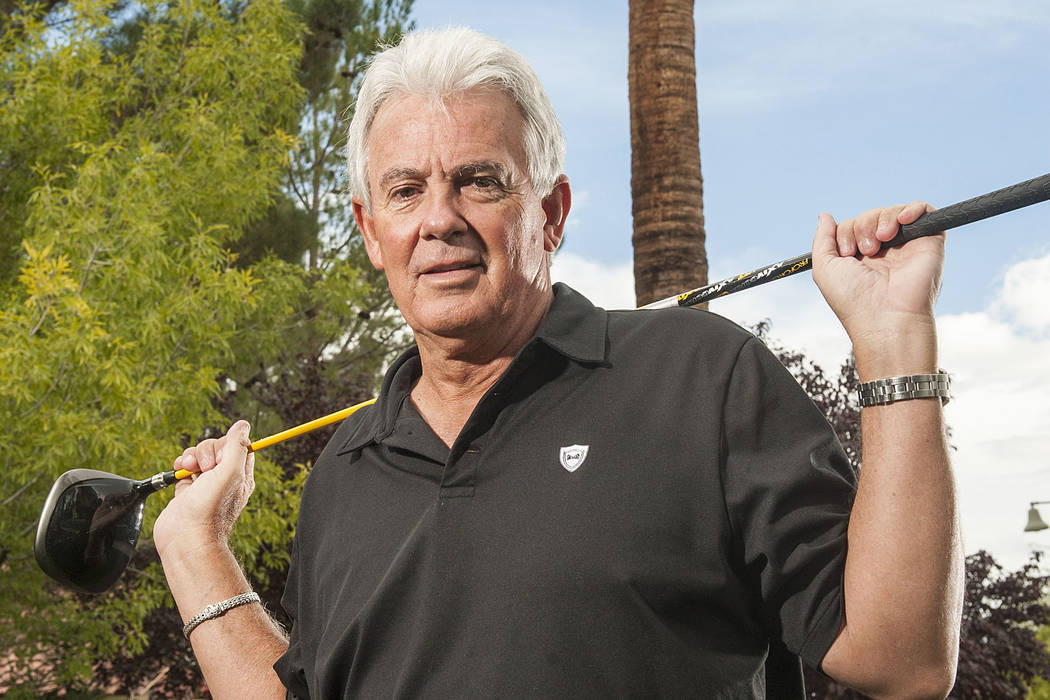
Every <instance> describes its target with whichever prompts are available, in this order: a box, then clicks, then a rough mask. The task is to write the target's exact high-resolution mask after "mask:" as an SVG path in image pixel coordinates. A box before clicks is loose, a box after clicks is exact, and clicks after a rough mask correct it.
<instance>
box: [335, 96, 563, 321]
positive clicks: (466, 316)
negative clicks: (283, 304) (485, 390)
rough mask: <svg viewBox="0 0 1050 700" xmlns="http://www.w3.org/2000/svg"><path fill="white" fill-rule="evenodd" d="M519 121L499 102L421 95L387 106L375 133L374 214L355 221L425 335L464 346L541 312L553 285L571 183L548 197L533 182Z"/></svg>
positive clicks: (513, 109)
mask: <svg viewBox="0 0 1050 700" xmlns="http://www.w3.org/2000/svg"><path fill="white" fill-rule="evenodd" d="M522 121H523V120H522V117H521V113H520V112H519V111H518V108H517V106H516V105H515V104H514V102H513V101H512V100H511V99H510V98H508V97H506V96H505V95H503V94H501V93H496V92H470V93H465V94H463V95H460V96H457V97H454V98H451V99H449V100H447V101H446V102H445V109H444V110H442V108H441V106H440V105H434V104H432V103H431V102H430V101H429V100H428V99H426V98H423V97H419V96H407V97H403V98H400V99H394V100H392V101H390V102H388V103H386V104H384V105H383V106H382V107H381V108H380V110H379V112H378V114H377V115H376V118H375V121H374V122H373V125H372V129H371V132H370V133H369V139H368V148H369V161H368V165H369V167H368V182H369V188H370V192H371V196H372V211H371V214H368V213H366V212H365V211H364V209H363V207H362V206H361V204H360V203H359V202H355V204H354V214H355V216H356V218H357V221H358V226H359V227H360V228H361V231H362V233H363V234H364V237H365V243H366V247H367V250H368V254H369V257H370V258H371V260H372V263H373V264H374V265H375V266H376V267H377V268H379V269H381V270H384V271H385V272H386V276H387V282H388V283H389V285H390V291H391V293H392V294H393V296H394V300H395V301H396V302H397V305H398V307H399V308H400V309H401V313H402V314H404V316H405V319H406V320H407V321H408V324H409V325H410V326H411V327H412V329H413V330H414V331H415V332H416V333H417V335H418V334H420V333H423V334H432V335H436V336H443V337H452V338H463V337H467V338H469V337H471V334H472V333H488V332H492V330H493V328H494V327H496V326H498V324H505V323H513V322H514V320H515V319H516V318H522V317H523V315H524V317H528V315H529V314H530V312H531V313H534V312H535V308H536V306H537V304H539V303H540V302H541V301H542V300H543V299H544V298H545V295H546V294H547V290H548V288H549V286H550V281H549V276H548V269H547V268H548V266H547V256H548V254H549V253H551V252H553V251H554V250H555V248H556V247H557V245H558V242H559V241H560V238H561V232H562V222H563V220H564V214H565V213H566V212H567V210H568V184H567V183H565V182H563V183H560V184H559V186H558V188H556V193H557V194H556V196H554V197H548V198H547V199H546V200H544V199H541V198H540V197H539V196H537V195H536V193H535V192H533V189H532V185H531V183H530V181H529V178H528V171H527V166H526V159H525V150H524V143H523V124H522Z"/></svg>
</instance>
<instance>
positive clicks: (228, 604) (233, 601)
mask: <svg viewBox="0 0 1050 700" xmlns="http://www.w3.org/2000/svg"><path fill="white" fill-rule="evenodd" d="M258 602H259V594H258V593H256V592H255V591H252V592H251V593H241V594H240V595H235V596H233V597H232V598H227V599H226V600H220V601H219V602H218V603H212V604H211V605H208V606H206V607H205V608H204V610H201V611H200V612H199V613H197V614H196V615H194V616H193V617H191V618H190V621H189V622H187V623H186V626H185V627H183V628H182V634H183V635H185V637H186V639H189V638H190V632H192V631H193V630H195V629H196V628H197V625H199V624H200V623H202V622H206V621H208V620H211V619H213V618H216V617H219V616H220V615H223V614H224V613H225V612H226V611H227V610H230V609H231V608H236V607H237V606H238V605H245V604H247V603H258Z"/></svg>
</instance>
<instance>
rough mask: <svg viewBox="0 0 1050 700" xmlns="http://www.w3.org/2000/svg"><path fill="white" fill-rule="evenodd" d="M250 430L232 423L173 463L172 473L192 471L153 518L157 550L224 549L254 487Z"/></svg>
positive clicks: (162, 554)
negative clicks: (177, 546)
mask: <svg viewBox="0 0 1050 700" xmlns="http://www.w3.org/2000/svg"><path fill="white" fill-rule="evenodd" d="M249 430H250V426H249V425H248V423H247V421H243V420H242V421H237V422H236V423H234V424H233V425H231V426H230V429H229V431H228V432H227V433H226V435H224V436H223V437H221V438H218V439H209V440H203V441H201V442H200V443H199V444H197V445H196V446H194V447H189V448H187V449H186V451H184V452H183V453H182V454H181V455H180V456H179V457H177V458H176V459H175V462H174V468H175V469H176V470H179V469H185V470H187V471H191V472H195V473H194V474H193V475H192V476H188V477H186V478H185V479H181V480H180V481H179V482H178V483H177V484H175V497H174V498H173V499H172V500H171V502H170V503H168V505H167V507H165V508H164V510H163V511H162V512H161V514H160V515H159V516H158V517H157V522H156V524H155V525H154V526H153V541H154V544H155V545H156V547H157V552H158V553H159V554H160V555H161V557H162V558H163V557H164V553H165V551H166V550H167V549H168V548H169V547H171V546H172V545H175V544H179V543H182V544H189V545H191V546H194V545H205V546H207V545H213V544H221V545H226V543H227V541H228V540H229V537H230V533H231V532H232V531H233V526H234V523H236V522H237V518H238V517H239V516H240V514H241V511H242V510H244V506H245V505H246V504H247V503H248V497H249V496H251V494H252V491H253V490H254V489H255V477H254V469H255V455H254V454H253V453H251V452H249V450H248V448H249V446H250V445H251V442H250V441H249V439H248V432H249Z"/></svg>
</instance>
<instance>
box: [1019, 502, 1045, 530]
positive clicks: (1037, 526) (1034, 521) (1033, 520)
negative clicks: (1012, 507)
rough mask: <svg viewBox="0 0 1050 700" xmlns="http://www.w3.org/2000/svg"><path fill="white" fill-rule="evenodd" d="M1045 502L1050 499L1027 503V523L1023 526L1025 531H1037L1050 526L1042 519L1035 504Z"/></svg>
mask: <svg viewBox="0 0 1050 700" xmlns="http://www.w3.org/2000/svg"><path fill="white" fill-rule="evenodd" d="M1046 503H1050V501H1032V502H1031V503H1029V504H1028V505H1029V508H1028V524H1027V525H1025V526H1024V531H1025V532H1037V531H1039V530H1046V529H1047V528H1050V525H1047V524H1046V522H1044V521H1043V518H1042V516H1040V515H1039V510H1038V509H1037V508H1036V506H1038V505H1043V504H1046Z"/></svg>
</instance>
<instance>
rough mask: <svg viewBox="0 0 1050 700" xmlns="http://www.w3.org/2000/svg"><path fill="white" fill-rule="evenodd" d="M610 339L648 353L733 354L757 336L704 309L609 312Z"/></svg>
mask: <svg viewBox="0 0 1050 700" xmlns="http://www.w3.org/2000/svg"><path fill="white" fill-rule="evenodd" d="M608 314H609V316H608V317H609V340H610V344H611V345H612V346H613V347H614V348H615V347H616V346H617V345H621V346H624V345H626V346H631V347H632V348H637V347H644V348H647V349H648V351H649V352H656V353H681V352H686V351H688V352H689V354H690V355H695V354H696V353H701V354H704V355H720V356H721V355H726V354H729V355H732V356H735V355H736V354H737V353H739V351H740V349H741V348H742V347H743V346H744V345H745V344H747V343H748V342H749V341H755V342H758V343H759V344H761V341H758V340H757V339H756V338H755V336H754V334H752V333H751V332H750V331H748V330H746V329H744V328H741V327H740V326H738V325H737V324H735V323H733V322H732V321H730V320H729V319H727V318H725V317H723V316H719V315H718V314H714V313H711V312H709V311H704V310H701V309H689V308H678V309H653V310H645V309H639V310H635V311H609V312H608Z"/></svg>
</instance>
